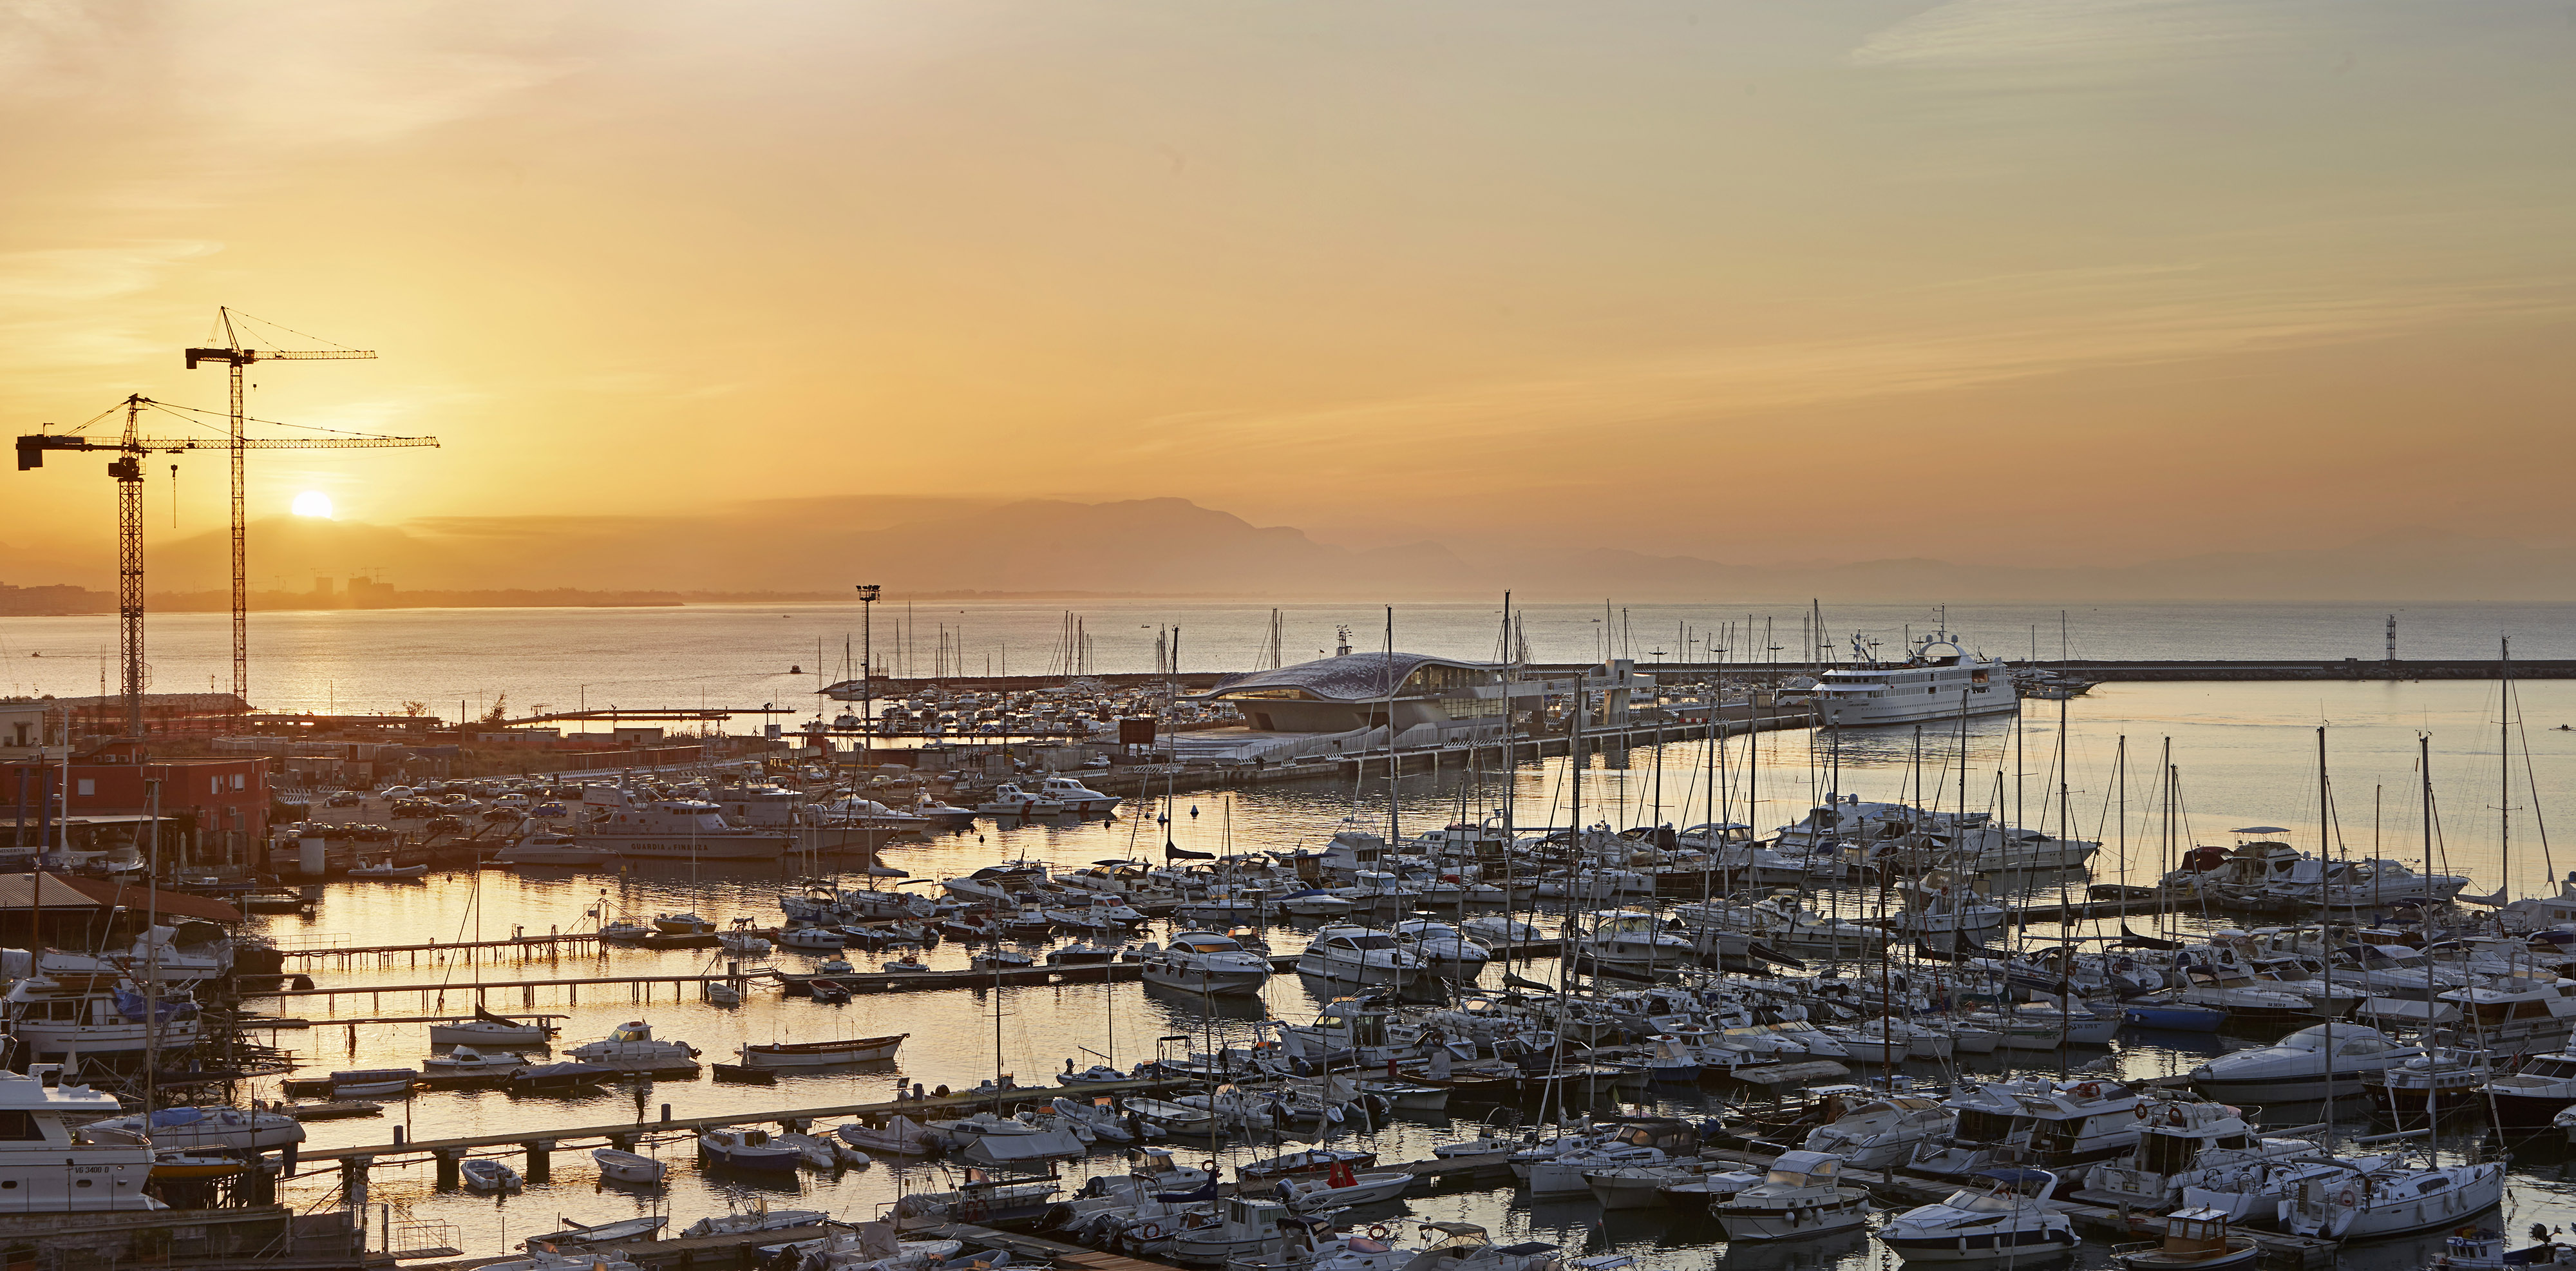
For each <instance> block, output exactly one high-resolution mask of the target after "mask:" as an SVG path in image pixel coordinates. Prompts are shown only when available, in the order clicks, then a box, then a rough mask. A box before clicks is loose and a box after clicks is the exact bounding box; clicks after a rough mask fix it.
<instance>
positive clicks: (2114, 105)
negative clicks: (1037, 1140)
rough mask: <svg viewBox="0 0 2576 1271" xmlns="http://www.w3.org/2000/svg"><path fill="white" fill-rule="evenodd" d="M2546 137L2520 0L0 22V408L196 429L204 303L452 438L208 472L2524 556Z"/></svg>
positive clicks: (2564, 278) (2009, 547)
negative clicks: (2413, 539)
mask: <svg viewBox="0 0 2576 1271" xmlns="http://www.w3.org/2000/svg"><path fill="white" fill-rule="evenodd" d="M2572 132H2576V15H2571V11H2570V10H2569V9H2568V7H2567V5H2566V4H2565V3H2563V2H2562V0H2551V2H2550V3H2520V2H2517V0H2481V3H2477V4H2472V5H2453V4H2433V3H2421V2H2418V3H2387V2H2383V0H2337V2H2327V0H2305V2H2299V3H2288V2H2278V0H2224V2H2211V3H2198V2H2191V0H2170V2H2157V0H2053V2H2043V0H1951V2H1949V3H1928V2H1916V3H1894V2H1871V0H1849V2H1837V3H1818V4H1780V3H1744V4H1724V3H1701V4H1667V3H1616V2H1613V3H1591V4H1580V5H1573V4H1568V5H1534V4H1494V3H1449V4H1432V3H1415V2H1410V0H1397V2H1381V0H1372V2H1370V3H1333V2H1322V3H1318V2H1307V3H1295V4H1286V3H1237V4H1209V3H1123V4H1121V3H1098V2H1081V0H1076V2H1071V3H1043V4H1040V3H1023V4H1017V5H1008V4H988V3H975V2H972V0H943V2H942V3H936V4H890V3H854V2H849V0H835V2H834V3H821V4H793V3H764V4H758V5H716V4H667V3H632V2H622V3H617V4H548V3H510V4H491V5H469V4H453V3H441V4H390V3H388V4H376V3H370V4H364V5H347V4H311V5H304V4H277V3H260V2H257V0H252V2H250V3H244V4H231V5H215V6H206V5H104V4H102V5H86V4H76V3H48V2H45V0H18V2H15V3H6V4H0V137H5V138H6V140H5V141H0V147H5V157H6V166H5V170H6V172H7V173H8V177H7V189H8V197H7V199H6V201H5V203H0V336H5V339H0V350H5V352H0V369H5V374H0V416H5V418H6V420H7V421H8V423H9V426H10V427H9V430H10V432H11V433H13V434H14V433H17V432H24V431H31V430H32V428H33V426H34V425H36V424H38V423H40V422H45V421H52V422H55V423H58V424H71V423H76V422H78V421H80V420H83V419H87V418H89V417H90V416H92V415H95V414H97V413H99V412H100V411H102V410H105V409H106V408H108V407H109V406H111V405H112V404H114V403H115V402H116V401H117V400H118V399H120V398H121V397H122V396H123V395H125V394H126V393H128V392H142V393H145V394H148V395H151V396H154V397H158V398H162V399H164V400H168V401H172V402H178V403H185V404H190V405H198V406H209V407H215V406H220V405H221V404H222V402H223V384H222V378H221V377H222V372H221V371H220V370H214V369H207V370H199V371H196V372H188V371H184V370H182V369H181V366H180V355H179V349H180V348H181V347H183V346H185V345H189V344H195V343H199V342H200V341H202V340H204V339H205V337H206V335H207V331H208V324H209V321H210V319H211V318H212V316H213V314H214V312H215V309H216V306H217V305H219V304H220V305H232V306H235V307H237V308H239V309H241V310H244V311H246V312H248V313H250V314H254V315H258V316H259V317H261V318H266V319H270V320H272V321H274V322H278V323H282V324H285V325H286V326H288V327H291V328H295V329H297V330H300V331H305V332H311V333H313V334H314V335H316V336H319V337H323V338H326V339H328V340H330V341H334V342H338V343H341V344H346V345H352V346H356V347H361V348H368V349H374V350H377V351H378V352H379V353H380V354H381V360H379V361H375V362H344V363H330V362H322V363H313V364H307V365H277V366H260V367H256V368H254V370H253V372H252V375H251V379H252V380H253V382H254V383H256V384H257V385H258V387H257V389H256V390H255V391H254V393H253V394H252V397H251V412H252V413H253V414H254V415H256V416H260V417H264V418H268V419H276V420H286V421H292V422H297V423H303V424H312V425H320V426H327V427H335V428H360V429H372V430H380V431H388V432H401V433H434V434H436V435H438V436H439V437H440V438H441V440H442V442H443V446H442V448H441V449H439V450H435V451H387V452H381V453H338V454H330V453H324V454H306V455H297V454H276V455H262V456H255V457H254V458H253V460H252V465H251V469H252V490H251V498H252V510H253V515H254V516H255V517H267V516H283V515H284V514H285V513H286V511H287V509H288V505H289V503H290V501H291V500H293V499H294V498H295V497H296V496H297V495H298V494H299V493H303V492H306V491H315V492H320V493H323V494H326V495H327V496H328V497H329V499H330V500H332V502H333V503H334V504H335V505H336V510H337V515H338V516H339V517H340V518H342V519H343V520H344V521H357V522H365V523H373V524H379V525H403V524H415V525H426V526H435V525H438V524H444V523H448V522H445V521H443V520H442V519H443V518H460V517H471V518H510V517H521V516H535V515H545V516H573V517H591V516H599V515H608V514H615V515H683V514H684V515H689V516H700V517H709V516H714V517H722V516H735V517H737V518H738V519H740V518H753V519H757V518H762V517H764V516H773V515H774V513H765V512H763V511H762V510H761V509H760V508H759V507H757V506H754V505H757V504H759V503H760V502H761V501H763V500H783V499H831V500H835V501H839V500H861V501H864V500H867V499H869V498H871V497H874V496H894V495H901V496H907V497H927V496H936V497H942V498H948V497H958V498H968V499H1020V498H1041V497H1042V498H1050V499H1064V500H1072V501H1077V502H1086V503H1087V502H1101V501H1108V500H1124V499H1148V498H1161V497H1172V498H1179V499H1186V500H1189V501H1191V502H1194V503H1196V504H1198V505H1200V506H1201V507H1205V508H1210V509H1219V510H1222V511H1225V512H1230V513H1233V514H1236V515H1238V516H1241V517H1243V518H1245V519H1246V520H1249V521H1251V522H1252V523H1254V524H1255V525H1285V526H1294V527H1296V528H1298V529H1302V530H1304V531H1306V532H1307V534H1309V535H1310V536H1312V537H1313V538H1314V539H1316V540H1318V541H1320V542H1322V543H1326V544H1332V545H1338V546H1347V547H1352V548H1372V547H1381V546H1391V545H1400V544H1407V543H1413V542H1416V541H1419V540H1432V541H1436V542H1439V543H1443V544H1447V545H1449V546H1451V547H1453V548H1457V549H1459V550H1460V551H1462V552H1467V553H1469V554H1473V555H1478V556H1479V557H1489V556H1493V555H1495V554H1497V553H1508V552H1509V551H1511V550H1514V549H1516V548H1517V547H1518V546H1519V545H1521V544H1531V545H1545V546H1546V547H1549V548H1551V549H1579V548H1590V547H1604V546H1623V547H1629V548H1634V549H1636V550H1638V551H1642V552H1646V553H1649V554H1654V555H1664V554H1687V555H1693V556H1697V557H1702V558H1705V559H1708V560H1713V561H1726V562H1738V563H1747V564H1766V565H1768V564H1778V563H1782V562H1797V561H1833V562H1840V561H1853V560H1865V559H1872V558H1885V557H1918V556H1919V557H1938V558H1942V559H1947V560H1952V561H1991V562H2019V563H2024V564H2029V565H2034V566H2046V567H2061V566H2080V565H2090V564H2108V565H2121V564H2128V563H2132V562H2138V561H2143V560H2149V559H2155V558H2165V557H2175V556H2184V555H2189V554H2193V553H2201V552H2216V551H2235V550H2269V549H2293V548H2322V547H2337V546H2340V545H2344V544H2348V543H2351V542H2353V541H2355V540H2359V539H2365V538H2369V537H2371V536H2374V535H2382V534H2387V533H2389V532H2392V531H2405V530H2414V529H2421V530H2425V531H2429V532H2435V533H2443V534H2459V535H2469V536H2473V537H2477V538H2491V539H2503V540H2512V541H2515V542H2519V543H2523V544H2528V545H2532V546H2536V547H2544V548H2545V547H2559V546H2566V545H2569V542H2570V539H2571V537H2576V536H2571V534H2570V532H2569V531H2570V520H2569V515H2568V513H2567V511H2566V506H2567V504H2566V493H2565V485H2566V473H2567V472H2568V470H2569V460H2570V458H2571V455H2570V450H2571V448H2576V440H2571V432H2570V430H2569V428H2568V427H2567V421H2568V419H2569V414H2570V408H2571V406H2576V371H2571V369H2570V368H2571V366H2576V357H2571V355H2570V354H2569V353H2568V352H2567V347H2568V343H2569V336H2570V335H2571V333H2576V286H2571V283H2576V234H2571V232H2570V226H2571V225H2576V161H2571V160H2576V152H2571V149H2570V142H2571V140H2576V137H2571V133H2572ZM173 422H175V421H173ZM102 426H104V425H102ZM102 462H104V460H103V458H101V457H99V456H91V455H72V456H62V457H59V458H57V459H55V460H53V461H52V462H51V463H49V464H48V466H47V467H46V469H45V470H44V471H42V472H30V473H10V474H8V476H9V478H10V479H9V482H8V484H7V485H6V487H5V488H6V490H7V499H6V503H5V506H6V507H7V508H8V509H9V513H8V516H7V518H6V522H5V526H0V544H5V545H6V550H7V552H8V554H9V555H10V556H13V557H16V558H17V563H16V565H14V566H8V565H0V581H6V582H13V583H22V584H34V583H46V582H55V581H85V582H91V583H93V584H95V583H96V582H97V581H98V580H99V579H103V578H105V577H107V576H109V574H110V571H111V570H112V568H113V562H112V554H111V540H110V532H111V530H112V528H113V518H112V512H111V507H112V496H111V490H110V483H109V482H108V481H107V480H106V479H105V478H104V477H103V476H102V475H100V473H99V471H98V467H99V464H100V463H102ZM166 462H167V461H166V460H156V461H155V464H154V471H153V476H152V489H151V494H150V496H149V498H150V507H151V517H152V524H151V526H150V532H151V534H153V535H155V536H157V537H158V538H159V540H160V541H163V542H172V541H175V540H176V539H178V538H181V537H185V536H192V535H197V534H203V533H206V532H209V531H213V530H216V529H218V528H219V527H220V526H221V524H222V517H223V504H222V497H221V496H222V481H223V469H222V465H221V463H220V462H219V461H216V460H213V459H211V458H205V457H198V458H190V459H187V460H185V461H183V463H182V472H181V475H180V478H179V485H178V500H179V507H178V519H179V525H178V528H177V529H176V530H172V529H171V528H170V498H171V494H170V490H169V487H168V484H167V480H166V478H167V469H166ZM836 506H838V504H837V503H836ZM253 550H254V556H255V560H256V553H257V551H258V547H257V544H256V543H255V544H254V548H253ZM364 563H366V562H360V561H351V562H348V564H349V565H350V566H351V567H356V566H359V565H362V564H364ZM846 572H847V570H846V568H844V567H843V566H842V565H840V564H838V563H835V562H831V561H817V562H815V574H816V576H815V577H814V579H813V583H812V585H813V586H814V587H816V588H818V589H819V588H827V587H828V588H837V587H840V586H843V585H845V584H846V582H847V581H848V580H847V579H846V578H844V577H843V574H845V573H846ZM558 581H560V582H562V583H565V584H571V585H588V580H586V579H585V578H583V577H573V576H568V577H564V578H561V579H559V580H558ZM786 581H788V582H792V581H793V580H792V579H789V580H786ZM701 585H707V584H704V583H702V584H701Z"/></svg>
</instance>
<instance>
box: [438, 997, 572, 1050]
mask: <svg viewBox="0 0 2576 1271" xmlns="http://www.w3.org/2000/svg"><path fill="white" fill-rule="evenodd" d="M553 1032H554V1030H553V1029H551V1028H548V1027H546V1026H545V1024H544V1023H543V1022H539V1023H534V1024H530V1023H525V1022H522V1021H519V1020H515V1019H511V1018H510V1017H509V1016H506V1015H496V1014H493V1013H492V1012H491V1011H488V1010H485V1009H483V1008H482V1007H480V1006H477V1007H475V1008H474V1018H472V1019H468V1020H458V1021H456V1022H454V1023H449V1024H432V1025H430V1026H429V1041H430V1044H431V1045H433V1046H443V1045H460V1046H543V1045H545V1044H546V1038H547V1036H548V1035H549V1034H551V1033H553Z"/></svg>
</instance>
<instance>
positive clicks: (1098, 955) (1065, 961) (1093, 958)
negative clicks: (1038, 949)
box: [1047, 941, 1118, 966]
mask: <svg viewBox="0 0 2576 1271" xmlns="http://www.w3.org/2000/svg"><path fill="white" fill-rule="evenodd" d="M1117 956H1118V950H1117V949H1116V948H1115V947H1113V946H1110V945H1105V944H1089V943H1085V942H1082V941H1075V942H1074V943H1072V944H1069V945H1066V946H1065V947H1063V948H1061V949H1058V950H1056V951H1055V952H1053V953H1050V954H1048V955H1047V965H1049V966H1096V965H1098V964H1101V963H1104V962H1108V961H1110V960H1112V959H1114V958H1116V957H1117Z"/></svg>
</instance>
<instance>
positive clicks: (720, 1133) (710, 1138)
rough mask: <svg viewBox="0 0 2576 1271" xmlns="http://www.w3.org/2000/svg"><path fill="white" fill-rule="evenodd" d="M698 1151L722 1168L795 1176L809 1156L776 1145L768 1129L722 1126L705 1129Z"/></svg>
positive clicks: (786, 1146) (792, 1148) (780, 1144)
mask: <svg viewBox="0 0 2576 1271" xmlns="http://www.w3.org/2000/svg"><path fill="white" fill-rule="evenodd" d="M698 1150H699V1151H701V1152H704V1153H706V1154H707V1157H708V1159H710V1160H712V1161H714V1162H715V1163H716V1164H718V1165H729V1166H732V1167H733V1168H735V1169H744V1170H764V1171H770V1172H776V1171H780V1170H784V1171H787V1172H790V1173H793V1172H794V1171H795V1169H796V1167H797V1166H798V1165H799V1164H801V1163H803V1161H804V1160H805V1153H804V1152H802V1151H800V1150H798V1149H797V1148H794V1147H790V1146H788V1145H786V1144H783V1143H777V1142H773V1141H772V1140H771V1139H770V1136H769V1131H767V1130H738V1129H730V1128H726V1127H721V1126H720V1127H716V1128H713V1129H709V1130H705V1131H702V1132H700V1133H699V1135H698Z"/></svg>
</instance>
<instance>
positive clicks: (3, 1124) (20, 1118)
mask: <svg viewBox="0 0 2576 1271" xmlns="http://www.w3.org/2000/svg"><path fill="white" fill-rule="evenodd" d="M44 1137H45V1132H44V1131H43V1130H40V1129H37V1128H36V1123H35V1121H34V1119H33V1118H31V1117H29V1116H28V1115H27V1114H26V1113H24V1112H0V1141H24V1140H29V1139H42V1138H44Z"/></svg>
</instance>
